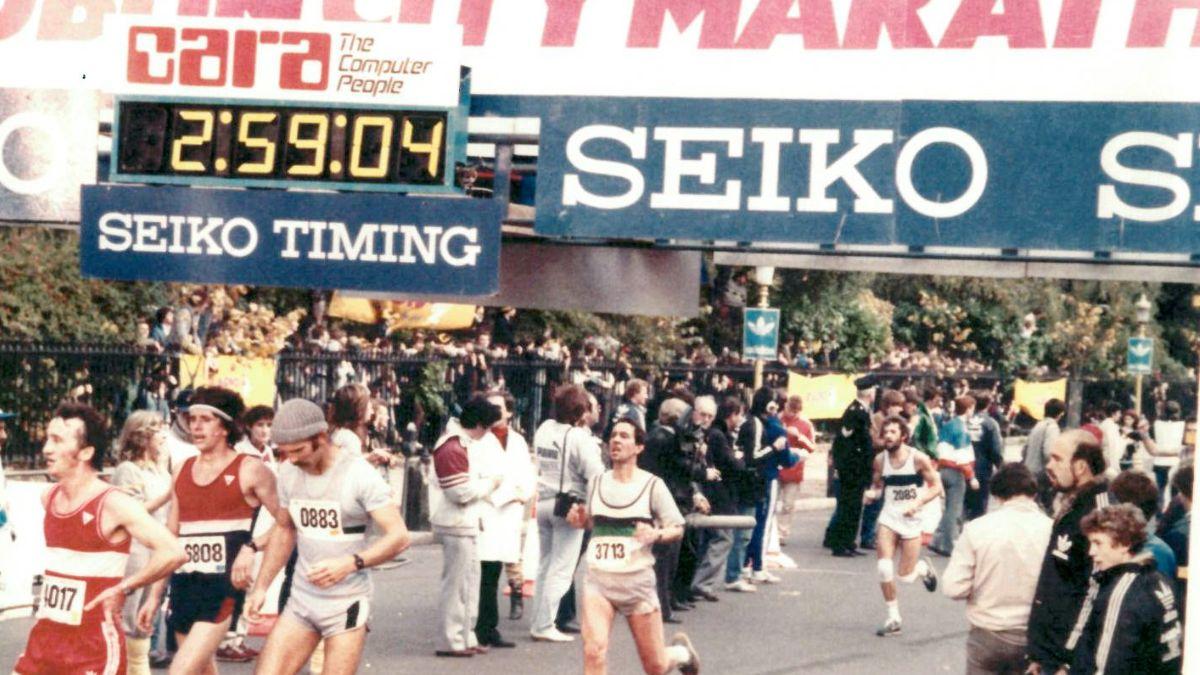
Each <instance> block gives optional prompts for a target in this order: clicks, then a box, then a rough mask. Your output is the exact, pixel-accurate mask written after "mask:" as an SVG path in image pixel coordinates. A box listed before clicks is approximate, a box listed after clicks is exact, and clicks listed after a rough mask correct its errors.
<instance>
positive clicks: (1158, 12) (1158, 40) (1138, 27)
mask: <svg viewBox="0 0 1200 675" xmlns="http://www.w3.org/2000/svg"><path fill="white" fill-rule="evenodd" d="M1179 9H1200V0H1138V3H1137V5H1135V6H1134V8H1133V21H1131V22H1130V25H1129V39H1128V40H1127V41H1126V45H1128V46H1130V47H1165V46H1166V45H1167V30H1168V29H1169V28H1170V27H1171V16H1172V15H1173V14H1174V13H1175V11H1176V10H1179ZM1192 46H1193V47H1200V16H1197V17H1196V27H1195V29H1193V30H1192Z"/></svg>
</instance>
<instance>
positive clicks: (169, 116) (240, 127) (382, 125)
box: [113, 101, 448, 189]
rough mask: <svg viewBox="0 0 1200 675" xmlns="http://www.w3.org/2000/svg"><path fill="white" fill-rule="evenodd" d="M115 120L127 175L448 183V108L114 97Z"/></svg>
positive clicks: (117, 153)
mask: <svg viewBox="0 0 1200 675" xmlns="http://www.w3.org/2000/svg"><path fill="white" fill-rule="evenodd" d="M116 120H117V126H116V129H114V147H113V162H114V168H115V169H116V170H117V173H119V174H121V175H124V176H142V177H146V178H147V179H148V180H152V179H153V177H155V176H162V177H167V176H170V177H194V178H207V179H228V180H229V182H230V183H232V184H254V183H256V182H270V183H271V184H279V183H280V182H285V183H286V182H292V181H296V182H321V183H332V184H344V185H346V186H352V185H355V184H360V185H361V184H370V185H374V186H376V188H377V189H388V187H389V186H391V187H396V188H401V187H403V186H406V185H438V184H441V183H443V181H444V178H445V171H446V166H445V165H446V138H447V135H448V134H447V130H446V125H447V113H446V112H445V111H438V110H411V111H409V110H362V109H348V108H319V107H313V106H304V107H287V106H261V105H216V104H195V103H170V102H157V101H156V102H143V101H118V103H117V106H116ZM209 182H212V181H209ZM217 182H222V181H219V180H218V181H217Z"/></svg>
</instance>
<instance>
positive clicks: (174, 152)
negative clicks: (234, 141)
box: [171, 110, 213, 172]
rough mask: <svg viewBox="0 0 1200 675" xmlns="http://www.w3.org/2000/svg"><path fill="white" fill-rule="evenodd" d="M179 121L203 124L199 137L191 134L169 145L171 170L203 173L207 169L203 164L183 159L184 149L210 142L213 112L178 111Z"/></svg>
mask: <svg viewBox="0 0 1200 675" xmlns="http://www.w3.org/2000/svg"><path fill="white" fill-rule="evenodd" d="M179 119H182V120H184V121H187V122H203V123H204V127H203V128H202V129H201V130H200V135H199V136H193V135H191V134H188V135H184V136H180V137H179V138H176V139H175V142H174V143H173V144H171V169H172V170H174V171H188V172H203V171H206V170H207V168H206V167H205V166H204V162H201V161H198V160H194V159H184V158H183V149H184V147H191V146H198V145H205V144H207V143H210V142H212V132H213V112H212V111H211V110H180V111H179Z"/></svg>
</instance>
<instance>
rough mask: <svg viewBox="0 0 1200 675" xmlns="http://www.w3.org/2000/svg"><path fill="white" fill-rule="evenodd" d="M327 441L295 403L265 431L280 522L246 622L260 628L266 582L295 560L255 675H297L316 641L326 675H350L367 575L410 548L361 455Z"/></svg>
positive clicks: (360, 640) (306, 404) (305, 407)
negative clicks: (369, 533) (273, 454)
mask: <svg viewBox="0 0 1200 675" xmlns="http://www.w3.org/2000/svg"><path fill="white" fill-rule="evenodd" d="M328 432H329V427H328V425H327V424H326V422H325V416H324V414H323V413H322V411H321V408H320V406H318V405H317V404H316V403H313V402H312V401H308V400H305V399H301V398H296V399H292V400H290V401H288V402H286V403H284V404H283V405H282V406H280V408H279V411H278V412H277V413H276V415H275V423H274V424H273V425H272V427H271V441H272V442H273V443H274V444H275V445H276V447H277V449H278V459H279V461H280V463H279V483H278V488H279V506H280V512H279V515H278V516H277V519H276V527H275V530H274V532H273V534H272V536H271V541H270V542H269V543H268V544H267V548H266V555H265V556H264V558H263V563H262V568H261V570H260V571H259V574H258V578H257V579H256V580H255V582H254V587H253V588H252V589H251V591H250V593H249V595H248V596H247V597H246V616H247V618H249V619H250V620H251V621H257V620H260V619H261V616H260V614H259V612H260V611H261V610H262V606H263V601H264V600H265V599H266V594H267V589H268V588H269V587H270V585H271V581H272V580H273V579H274V578H275V576H276V575H277V574H278V573H279V571H280V570H281V569H282V568H283V566H284V565H285V564H286V563H287V561H288V558H289V557H290V556H291V555H292V552H293V550H296V549H297V548H298V550H299V557H298V560H297V564H296V572H295V574H294V575H293V576H292V588H291V592H290V594H289V595H288V600H287V605H286V606H285V607H284V609H283V612H282V614H281V615H280V617H279V621H278V622H277V623H276V624H275V627H274V628H273V629H272V630H271V635H270V636H269V637H268V638H267V644H266V646H265V647H263V651H262V653H261V654H260V655H259V659H258V667H257V668H256V669H255V672H256V673H268V674H271V675H274V674H275V673H289V674H290V673H297V672H299V671H300V669H301V668H302V667H304V664H305V663H306V662H307V661H308V659H309V657H310V656H311V655H312V652H313V650H314V649H315V648H316V646H317V643H318V642H319V641H321V640H324V642H325V666H324V670H323V672H324V674H325V675H339V674H341V673H354V672H356V671H357V670H358V666H359V661H360V660H361V658H362V652H363V646H364V644H365V643H366V639H367V631H366V627H367V621H368V619H369V618H370V614H371V610H370V608H371V592H372V587H371V577H370V574H369V573H368V572H367V569H368V568H370V567H374V566H375V565H378V564H380V563H383V562H387V561H389V560H391V559H392V558H394V557H395V556H396V555H398V554H399V553H400V552H401V551H403V550H404V549H406V548H408V545H409V534H408V529H407V528H406V527H405V526H404V521H403V520H401V518H400V511H399V509H397V508H396V505H395V503H394V502H393V501H392V492H391V488H389V487H388V484H387V483H386V482H385V481H384V480H383V477H382V476H381V475H380V474H379V472H378V471H376V470H375V468H374V467H373V466H371V465H370V464H369V463H368V462H367V460H366V459H364V458H363V456H362V455H361V454H359V453H353V452H348V451H346V450H343V449H341V448H339V447H338V446H336V445H334V444H333V443H331V442H330V441H329V433H328ZM369 521H373V522H374V523H375V526H376V528H377V529H378V531H379V532H380V533H381V534H380V535H379V536H378V538H375V539H374V540H373V541H368V540H367V539H366V530H367V524H368V522H369Z"/></svg>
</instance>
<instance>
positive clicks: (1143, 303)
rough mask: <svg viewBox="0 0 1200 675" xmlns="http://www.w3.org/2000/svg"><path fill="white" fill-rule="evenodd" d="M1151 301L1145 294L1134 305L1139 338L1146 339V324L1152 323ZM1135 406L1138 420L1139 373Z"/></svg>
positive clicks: (1140, 389)
mask: <svg viewBox="0 0 1200 675" xmlns="http://www.w3.org/2000/svg"><path fill="white" fill-rule="evenodd" d="M1150 309H1151V305H1150V301H1149V300H1148V299H1146V294H1145V293H1143V294H1142V295H1141V297H1139V298H1138V300H1137V302H1136V303H1134V305H1133V312H1134V318H1135V319H1136V320H1137V325H1138V337H1140V338H1144V337H1146V324H1148V323H1150ZM1133 405H1134V410H1136V411H1137V414H1138V418H1139V419H1140V418H1141V415H1142V374H1141V373H1138V374H1137V375H1134V376H1133Z"/></svg>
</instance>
